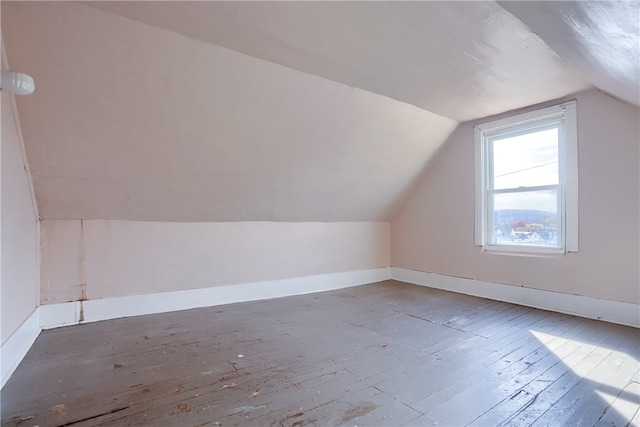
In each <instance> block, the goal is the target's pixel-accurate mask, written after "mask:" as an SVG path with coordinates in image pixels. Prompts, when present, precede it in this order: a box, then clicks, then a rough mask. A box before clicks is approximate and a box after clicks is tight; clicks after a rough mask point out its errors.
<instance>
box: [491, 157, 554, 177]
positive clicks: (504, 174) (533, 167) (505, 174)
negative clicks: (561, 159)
mask: <svg viewBox="0 0 640 427" xmlns="http://www.w3.org/2000/svg"><path fill="white" fill-rule="evenodd" d="M554 163H558V161H557V160H554V161H552V162H549V163H544V164H541V165H538V166H531V167H529V168H524V169H520V170H517V171H513V172H507V173H503V174H502V175H496V178H500V177H502V176H507V175H513V174H514V173H518V172H524V171H528V170H531V169H536V168H541V167H544V166H549V165H552V164H554Z"/></svg>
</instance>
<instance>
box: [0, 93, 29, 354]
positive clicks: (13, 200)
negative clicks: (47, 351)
mask: <svg viewBox="0 0 640 427" xmlns="http://www.w3.org/2000/svg"><path fill="white" fill-rule="evenodd" d="M11 96H12V95H9V94H7V93H2V95H0V98H1V99H2V167H1V171H2V174H1V178H0V182H1V183H2V188H1V190H0V194H1V201H0V204H1V205H2V215H1V216H0V218H1V219H0V227H1V229H2V231H1V234H2V256H1V257H0V258H1V261H2V262H1V268H0V290H1V291H0V295H1V298H0V300H1V301H2V308H1V310H0V312H1V313H2V314H1V323H2V343H4V342H5V341H6V339H7V338H9V337H10V336H11V334H13V332H15V330H16V329H17V328H18V327H19V326H20V325H21V324H22V323H23V322H24V321H25V320H26V319H27V317H28V316H29V315H30V314H31V313H32V312H33V311H34V310H35V309H36V304H37V299H38V298H37V295H38V233H37V219H36V214H35V210H34V206H33V203H32V195H31V186H30V184H29V176H28V175H27V174H26V173H25V164H24V161H23V157H22V147H21V142H20V138H19V131H18V127H17V123H16V120H15V115H14V111H13V108H12V103H11Z"/></svg>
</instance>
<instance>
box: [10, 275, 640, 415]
mask: <svg viewBox="0 0 640 427" xmlns="http://www.w3.org/2000/svg"><path fill="white" fill-rule="evenodd" d="M639 345H640V333H639V331H638V329H634V328H629V327H624V326H619V325H613V324H609V323H605V322H598V321H592V320H587V319H581V318H577V317H574V316H568V315H562V314H558V313H552V312H548V311H542V310H535V309H531V308H527V307H521V306H517V305H514V304H507V303H500V302H496V301H490V300H485V299H481V298H475V297H471V296H466V295H460V294H454V293H449V292H444V291H439V290H434V289H428V288H424V287H419V286H413V285H408V284H404V283H400V282H394V281H387V282H381V283H376V284H371V285H365V286H359V287H356V288H350V289H343V290H338V291H331V292H324V293H317V294H310V295H303V296H294V297H288V298H279V299H274V300H268V301H257V302H248V303H240V304H230V305H225V306H217V307H211V308H202V309H195V310H188V311H182V312H173V313H165V314H157V315H148V316H140V317H132V318H127V319H116V320H109V321H104V322H97V323H90V324H84V325H78V326H72V327H66V328H59V329H54V330H48V331H43V332H42V334H41V335H40V336H39V337H38V339H37V340H36V342H35V344H34V345H33V347H32V348H31V350H30V351H29V353H28V354H27V356H26V357H25V359H24V360H23V362H22V363H21V365H20V366H19V367H18V369H17V370H16V372H15V373H14V375H13V376H12V378H11V379H10V380H9V381H8V383H7V385H6V386H5V387H4V388H3V390H2V392H1V395H0V398H1V405H2V425H3V426H22V427H26V426H36V425H37V426H40V427H44V426H113V425H116V426H128V425H157V426H198V425H211V426H234V425H235V426H245V425H256V426H269V427H301V426H304V425H331V426H334V425H335V426H337V425H345V426H347V425H359V426H363V425H365V426H366V425H370V426H401V425H410V426H433V425H440V426H443V425H445V426H458V425H473V426H498V425H509V426H529V425H533V426H562V425H570V426H573V425H587V426H592V425H597V426H627V425H632V426H638V424H639V420H640V411H639V408H640V373H639V371H640V362H639V361H640V350H639Z"/></svg>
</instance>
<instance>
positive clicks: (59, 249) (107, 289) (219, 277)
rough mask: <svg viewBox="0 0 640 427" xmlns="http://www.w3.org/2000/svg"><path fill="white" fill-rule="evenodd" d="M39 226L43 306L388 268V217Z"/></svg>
mask: <svg viewBox="0 0 640 427" xmlns="http://www.w3.org/2000/svg"><path fill="white" fill-rule="evenodd" d="M41 230H42V235H41V239H42V267H41V302H42V303H43V304H52V303H61V302H67V301H74V300H79V299H99V298H109V297H120V296H128V295H142V294H150V293H157V292H167V291H177V290H184V289H195V288H207V287H212V286H223V285H233V284H239V283H251V282H261V281H269V280H279V279H289V278H296V277H304V276H313V275H319V274H329V273H340V272H347V271H354V270H368V269H374V268H380V267H389V265H390V254H389V248H390V242H389V223H386V222H353V223H351V222H338V223H318V222H305V223H274V222H218V223H175V222H144V221H111V220H89V221H79V220H53V221H49V220H45V221H43V222H42V225H41Z"/></svg>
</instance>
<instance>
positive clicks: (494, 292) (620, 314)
mask: <svg viewBox="0 0 640 427" xmlns="http://www.w3.org/2000/svg"><path fill="white" fill-rule="evenodd" d="M391 277H392V278H393V279H394V280H398V281H401V282H407V283H412V284H414V285H421V286H427V287H430V288H436V289H442V290H446V291H452V292H458V293H462V294H467V295H473V296H477V297H482V298H488V299H492V300H497V301H504V302H510V303H513V304H519V305H524V306H527V307H534V308H541V309H544V310H551V311H557V312H560V313H565V314H572V315H575V316H580V317H586V318H589V319H597V320H604V321H606V322H611V323H618V324H620V325H626V326H633V327H636V328H640V305H638V304H631V303H626V302H620V301H611V300H605V299H598V298H592V297H586V296H581V295H571V294H563V293H560V292H551V291H544V290H540V289H532V288H525V287H521V286H512V285H502V284H498V283H492V282H483V281H480V280H473V279H465V278H461V277H453V276H445V275H442V274H436V273H426V272H422V271H416V270H407V269H404V268H398V267H392V268H391Z"/></svg>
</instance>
